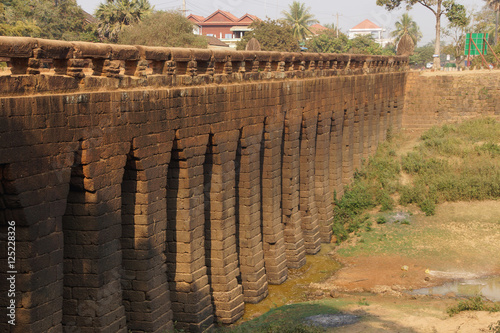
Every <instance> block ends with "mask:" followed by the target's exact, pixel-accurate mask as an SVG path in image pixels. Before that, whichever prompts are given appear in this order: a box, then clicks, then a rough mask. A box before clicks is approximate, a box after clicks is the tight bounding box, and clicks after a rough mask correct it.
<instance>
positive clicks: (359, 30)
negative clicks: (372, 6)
mask: <svg viewBox="0 0 500 333" xmlns="http://www.w3.org/2000/svg"><path fill="white" fill-rule="evenodd" d="M384 33H385V29H384V28H381V27H379V26H378V25H376V24H375V23H373V22H372V21H370V20H364V21H363V22H361V23H360V24H358V25H356V26H355V27H353V28H351V29H349V39H353V38H355V37H356V36H364V35H370V36H372V37H373V39H374V40H375V42H377V43H379V44H380V45H381V46H382V47H384V46H386V45H387V44H389V43H391V42H392V39H386V38H384Z"/></svg>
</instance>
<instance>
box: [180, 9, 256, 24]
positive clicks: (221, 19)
mask: <svg viewBox="0 0 500 333" xmlns="http://www.w3.org/2000/svg"><path fill="white" fill-rule="evenodd" d="M187 18H188V20H190V21H192V22H195V23H208V24H210V23H228V22H234V23H252V22H253V21H257V20H259V21H260V19H259V18H258V17H257V16H255V15H251V14H248V13H247V14H245V15H243V16H242V17H240V18H237V17H236V16H234V15H233V14H231V13H230V12H226V11H224V10H220V9H218V10H216V11H215V12H213V13H212V14H210V15H209V16H207V17H206V18H205V17H203V16H201V15H194V14H190V15H189V16H188V17H187ZM235 25H241V24H235Z"/></svg>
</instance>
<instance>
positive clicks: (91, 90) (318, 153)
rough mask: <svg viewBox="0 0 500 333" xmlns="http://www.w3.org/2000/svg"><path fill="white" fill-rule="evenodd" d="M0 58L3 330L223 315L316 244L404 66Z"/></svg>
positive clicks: (48, 50) (77, 45)
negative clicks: (0, 68)
mask: <svg viewBox="0 0 500 333" xmlns="http://www.w3.org/2000/svg"><path fill="white" fill-rule="evenodd" d="M0 57H3V60H4V61H6V62H7V63H8V64H9V68H8V69H6V70H5V71H4V72H3V74H4V75H1V76H0V184H1V186H0V193H1V200H0V208H1V212H0V214H1V215H0V220H1V226H2V229H1V231H2V237H3V239H2V249H1V251H2V252H1V254H2V256H1V258H2V260H1V261H0V263H1V269H0V271H1V274H2V275H1V276H0V278H1V281H2V285H3V283H5V281H6V279H7V278H10V277H11V276H14V277H15V283H14V288H15V292H16V294H15V295H16V296H15V297H10V296H8V293H7V292H4V290H7V289H4V288H2V294H1V300H2V302H1V303H2V311H5V310H6V309H7V315H9V314H10V315H11V317H8V316H7V317H6V314H5V313H4V312H2V320H1V321H0V322H1V323H0V329H1V331H2V332H9V331H10V332H62V331H64V332H128V331H129V330H130V331H133V332H165V331H168V330H170V329H172V327H173V323H176V327H177V328H180V329H185V330H187V331H191V332H199V331H204V330H208V329H210V328H211V327H212V326H213V324H214V322H220V323H233V322H235V321H236V320H237V319H238V318H240V317H241V316H242V314H243V311H244V304H245V303H256V302H259V301H260V300H262V299H263V298H265V297H266V295H267V294H268V284H280V283H283V282H284V281H285V280H286V279H287V272H288V269H289V268H297V267H300V266H302V265H303V264H304V263H305V260H306V257H305V255H306V254H314V253H316V252H318V250H319V249H320V243H321V242H329V241H330V239H331V223H332V215H333V213H332V211H333V209H332V200H333V197H334V193H335V192H336V193H337V195H342V193H343V185H345V184H347V183H349V181H350V180H351V178H352V176H353V170H355V169H356V168H357V167H359V166H360V165H361V162H362V160H363V159H366V158H368V157H369V156H370V154H372V153H373V152H374V151H375V149H376V148H377V145H378V143H379V142H380V141H381V140H383V139H384V138H385V137H386V133H387V131H388V130H390V129H392V130H394V131H397V130H398V129H399V128H400V126H401V124H402V108H403V105H404V100H403V99H404V89H405V82H406V78H407V75H408V72H407V71H406V69H407V61H408V59H407V58H403V57H378V56H357V55H356V56H355V55H334V54H311V53H279V52H230V51H218V50H197V49H176V48H153V47H139V46H137V47H133V46H119V45H103V44H90V43H81V42H57V41H49V40H42V39H30V38H8V37H1V38H0ZM8 231H9V232H10V233H8ZM14 234H15V254H13V253H10V251H11V249H10V245H9V253H7V248H8V247H7V245H5V244H7V240H9V241H11V243H14V242H13V238H12V235H14ZM7 235H9V236H8V237H9V238H8V237H7ZM11 243H9V244H11ZM13 257H15V261H12V260H11V259H12V258H13ZM9 265H12V266H9ZM11 272H14V273H11ZM9 281H10V282H12V281H11V280H9ZM10 282H9V283H10ZM9 285H10V286H12V283H10V284H9ZM11 302H13V304H14V307H15V309H13V308H10V309H8V308H7V306H9V305H10V304H11ZM12 313H14V314H15V317H14V318H15V324H16V325H15V326H14V325H10V324H8V323H7V322H6V320H5V318H12ZM9 320H10V319H9Z"/></svg>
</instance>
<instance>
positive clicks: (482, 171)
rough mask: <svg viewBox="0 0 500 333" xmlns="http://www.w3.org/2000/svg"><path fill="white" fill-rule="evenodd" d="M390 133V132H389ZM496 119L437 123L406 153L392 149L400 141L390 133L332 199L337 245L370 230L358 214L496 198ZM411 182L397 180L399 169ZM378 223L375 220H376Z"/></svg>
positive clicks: (499, 184) (426, 209) (499, 128)
mask: <svg viewBox="0 0 500 333" xmlns="http://www.w3.org/2000/svg"><path fill="white" fill-rule="evenodd" d="M388 133H389V132H388ZM499 142H500V122H498V121H496V120H495V119H492V118H484V119H474V120H469V121H465V122H463V123H460V124H449V125H444V126H440V127H439V126H435V127H432V128H431V129H429V130H428V131H426V132H425V133H424V134H423V135H422V136H421V138H420V143H419V144H418V145H417V146H416V147H415V148H414V149H413V151H411V152H409V153H407V154H406V155H404V156H401V157H398V155H397V153H396V149H397V148H398V147H399V146H401V143H402V141H401V139H400V138H398V137H395V136H394V134H393V133H392V132H390V133H389V137H388V140H387V141H386V142H383V143H382V144H380V146H379V148H378V150H377V152H376V154H375V156H373V157H371V158H370V159H369V160H368V161H367V163H365V164H364V165H363V167H362V168H361V169H360V170H357V171H356V173H355V175H354V181H353V183H352V184H351V185H350V186H348V187H346V189H345V194H344V196H343V197H342V198H340V199H337V198H335V210H334V214H335V215H334V224H333V225H334V226H333V233H334V235H335V236H336V239H337V242H338V243H340V242H342V241H345V240H346V239H348V238H349V235H350V234H351V233H353V232H357V231H358V230H360V229H362V228H363V227H365V228H368V229H369V227H367V224H366V220H365V219H363V218H362V217H361V215H362V214H363V213H364V212H365V211H366V210H367V209H373V208H374V207H378V208H379V210H380V211H381V212H390V211H392V210H393V209H394V207H395V205H396V202H395V201H394V197H395V194H399V204H400V205H405V206H406V205H408V204H415V205H417V206H418V207H419V208H420V210H421V211H422V212H423V213H425V215H427V216H431V215H434V214H435V213H436V208H437V205H438V204H439V203H442V202H446V201H470V200H487V199H497V198H500V159H499V158H498V157H499V156H500V145H499V144H498V143H499ZM401 171H404V172H406V173H407V174H408V175H409V176H410V177H411V181H410V182H407V183H406V184H405V185H402V184H400V183H399V179H400V172H401ZM377 223H379V224H383V223H380V222H379V221H377Z"/></svg>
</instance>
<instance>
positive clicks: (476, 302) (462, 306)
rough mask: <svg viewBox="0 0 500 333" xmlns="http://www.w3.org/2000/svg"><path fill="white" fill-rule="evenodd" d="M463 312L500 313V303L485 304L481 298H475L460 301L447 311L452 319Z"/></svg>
mask: <svg viewBox="0 0 500 333" xmlns="http://www.w3.org/2000/svg"><path fill="white" fill-rule="evenodd" d="M462 311H490V312H500V303H493V302H484V301H483V298H482V297H481V296H479V295H478V296H474V297H471V298H468V299H466V300H463V301H459V302H458V304H457V305H454V306H451V307H449V308H448V309H446V312H447V313H448V314H449V315H450V317H452V316H453V315H456V314H457V313H460V312H462Z"/></svg>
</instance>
